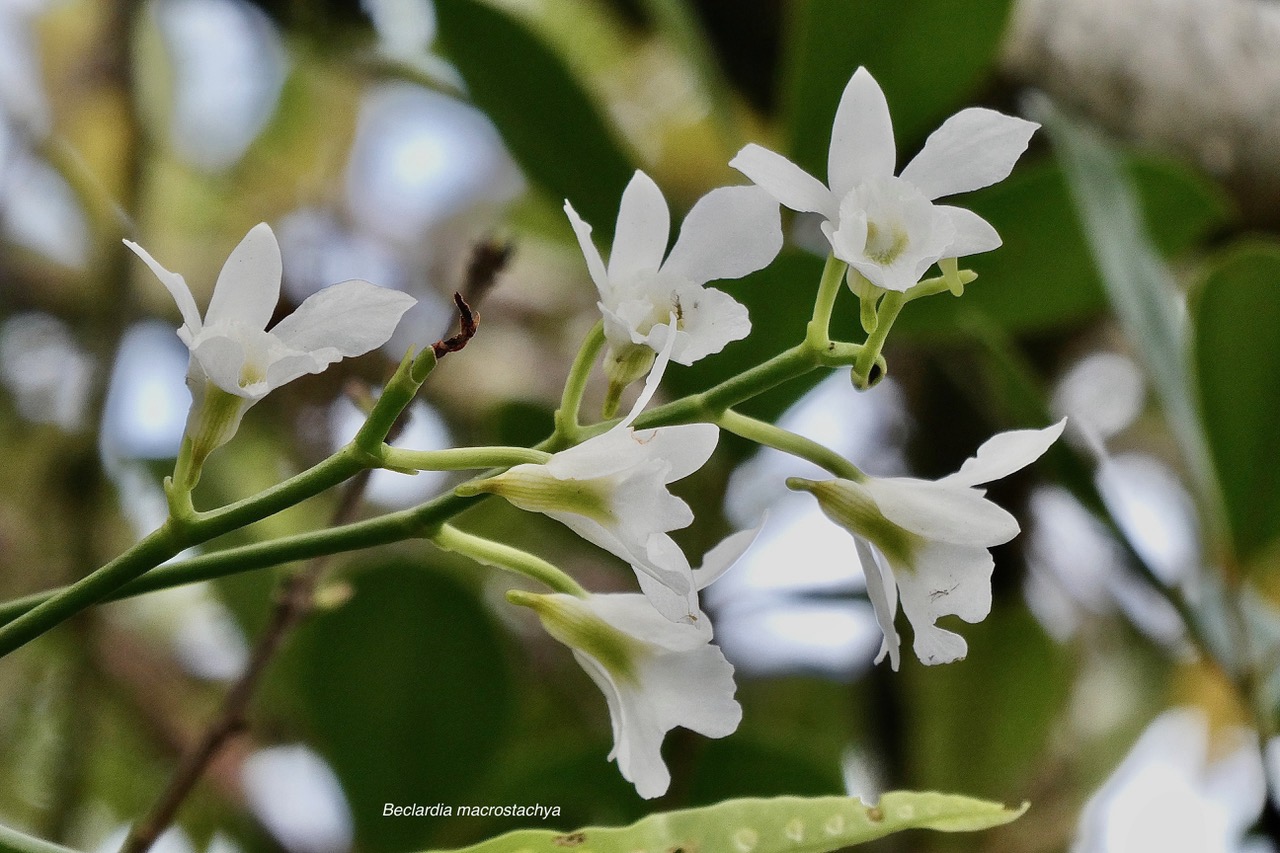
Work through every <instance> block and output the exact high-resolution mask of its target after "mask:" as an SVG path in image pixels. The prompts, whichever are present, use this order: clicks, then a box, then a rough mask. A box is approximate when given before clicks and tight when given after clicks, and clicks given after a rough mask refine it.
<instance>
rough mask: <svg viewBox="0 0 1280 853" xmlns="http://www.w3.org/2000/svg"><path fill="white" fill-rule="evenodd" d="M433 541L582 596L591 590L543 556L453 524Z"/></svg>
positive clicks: (440, 531) (551, 586)
mask: <svg viewBox="0 0 1280 853" xmlns="http://www.w3.org/2000/svg"><path fill="white" fill-rule="evenodd" d="M431 541H432V542H434V543H435V544H436V545H438V546H440V547H441V548H443V549H445V550H446V551H453V552H454V553H455V554H462V555H464V556H467V557H470V558H471V559H473V560H475V561H476V562H477V563H482V564H483V565H486V566H493V567H494V568H498V569H505V570H506V571H509V572H514V573H516V574H518V575H524V576H525V577H527V578H532V579H533V580H535V581H537V582H538V583H541V584H543V585H544V586H547V587H550V588H551V589H553V590H555V591H556V592H563V593H565V594H566V595H572V596H576V597H578V598H584V597H586V594H587V591H586V590H584V589H583V588H582V587H580V586H578V583H577V581H575V580H574V579H573V578H571V577H569V576H568V575H567V574H565V573H564V572H562V571H561V570H560V569H557V568H556V567H555V566H553V565H551V564H550V563H548V562H547V561H546V560H544V559H542V558H541V557H535V556H534V555H533V554H530V553H528V552H527V551H521V550H520V549H519V548H513V547H511V546H510V545H503V544H502V543H500V542H494V541H493V540H491V539H484V538H482V537H480V536H475V535H473V534H471V533H463V532H462V531H461V530H459V529H458V528H456V527H454V526H453V525H450V524H442V525H441V526H440V529H439V530H438V531H437V532H436V534H435V535H434V536H432V537H431Z"/></svg>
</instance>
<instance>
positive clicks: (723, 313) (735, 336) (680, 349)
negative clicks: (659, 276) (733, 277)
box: [645, 284, 751, 365]
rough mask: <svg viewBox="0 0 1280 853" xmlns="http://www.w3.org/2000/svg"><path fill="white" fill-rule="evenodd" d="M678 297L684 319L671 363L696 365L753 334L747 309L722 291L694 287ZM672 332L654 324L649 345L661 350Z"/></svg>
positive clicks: (664, 325)
mask: <svg viewBox="0 0 1280 853" xmlns="http://www.w3.org/2000/svg"><path fill="white" fill-rule="evenodd" d="M676 297H677V298H678V300H679V304H680V313H681V316H682V318H683V319H682V320H681V321H680V323H679V331H678V332H677V334H676V342H675V346H674V348H673V349H672V351H671V360H672V361H674V362H675V363H676V364H685V365H689V364H693V363H694V362H695V361H700V360H701V359H704V358H706V357H707V356H709V355H714V354H716V353H718V352H720V350H722V349H724V348H725V346H726V345H728V344H730V343H732V342H733V341H740V340H742V339H743V338H745V337H746V336H747V335H749V334H751V316H750V314H748V313H747V306H745V305H743V304H742V303H741V302H739V301H738V300H736V299H734V298H733V297H732V296H730V295H729V294H727V293H725V292H724V291H722V290H716V289H715V288H714V287H702V286H700V285H696V284H691V285H686V286H683V287H680V288H679V289H678V290H677V291H676ZM670 329H671V326H670V324H669V323H656V324H654V326H653V328H651V329H650V330H649V334H648V335H646V336H645V343H646V344H648V345H649V346H650V347H652V348H655V349H656V348H658V347H661V346H662V345H664V344H665V343H666V341H667V338H668V334H669V332H670Z"/></svg>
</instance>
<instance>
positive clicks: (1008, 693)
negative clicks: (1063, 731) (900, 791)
mask: <svg viewBox="0 0 1280 853" xmlns="http://www.w3.org/2000/svg"><path fill="white" fill-rule="evenodd" d="M963 630H964V635H965V639H966V640H968V642H969V655H968V657H967V658H965V659H964V660H963V661H957V662H956V663H953V664H949V665H947V666H936V667H922V666H915V665H914V664H912V665H911V666H910V667H909V668H907V667H904V669H905V670H906V672H905V673H904V675H905V676H906V677H907V679H908V690H909V697H910V701H909V702H908V707H909V708H910V709H911V710H910V714H911V718H912V719H911V728H910V730H911V731H912V732H913V733H914V734H913V737H912V738H911V740H910V743H911V746H912V750H913V752H914V756H915V765H916V766H917V767H919V769H920V775H918V776H913V777H912V782H913V784H921V785H927V786H929V787H938V788H949V787H958V788H961V789H963V790H966V791H973V792H975V793H977V794H979V795H981V796H994V797H999V796H1009V794H1010V792H1011V791H1020V790H1023V789H1024V788H1025V784H1026V780H1027V777H1028V776H1030V775H1031V774H1032V773H1033V772H1034V771H1035V769H1036V768H1035V761H1036V759H1037V757H1038V756H1041V755H1043V754H1044V751H1045V743H1046V740H1047V738H1048V736H1049V733H1050V730H1051V729H1052V727H1053V724H1054V722H1055V721H1056V720H1057V719H1058V717H1059V715H1060V714H1061V713H1062V708H1063V706H1064V704H1065V703H1066V701H1067V698H1068V696H1069V695H1070V690H1071V684H1072V678H1071V675H1072V673H1071V656H1070V651H1069V649H1068V648H1066V647H1064V646H1059V645H1057V644H1055V643H1054V642H1053V641H1052V640H1051V639H1050V638H1049V637H1048V636H1047V635H1046V634H1045V632H1044V630H1043V629H1042V628H1041V627H1040V625H1039V623H1037V622H1036V620H1035V619H1034V618H1033V617H1032V616H1031V614H1030V613H1029V612H1027V611H1026V610H1025V609H1023V608H1014V607H997V608H995V609H994V610H993V611H992V613H991V615H990V616H988V617H987V619H986V620H984V621H983V622H981V623H980V624H977V625H972V626H969V625H966V626H965V627H964V629H963Z"/></svg>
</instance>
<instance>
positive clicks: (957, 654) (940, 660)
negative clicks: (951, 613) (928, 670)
mask: <svg viewBox="0 0 1280 853" xmlns="http://www.w3.org/2000/svg"><path fill="white" fill-rule="evenodd" d="M911 649H912V651H914V652H915V653H916V657H918V658H919V659H920V662H921V663H922V664H924V665H925V666H938V665H940V664H944V663H955V662H956V661H958V660H964V659H965V656H967V655H968V654H969V644H968V643H967V642H965V639H964V637H962V636H960V635H959V634H957V633H956V632H955V631H948V630H947V629H946V628H939V627H938V626H937V625H930V624H926V625H923V626H922V627H920V628H918V629H916V631H915V640H914V641H913V642H912V643H911Z"/></svg>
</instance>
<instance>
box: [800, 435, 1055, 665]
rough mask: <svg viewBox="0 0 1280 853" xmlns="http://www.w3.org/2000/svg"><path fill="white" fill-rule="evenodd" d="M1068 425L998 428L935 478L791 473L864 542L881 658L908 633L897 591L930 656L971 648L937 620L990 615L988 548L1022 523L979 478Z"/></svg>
mask: <svg viewBox="0 0 1280 853" xmlns="http://www.w3.org/2000/svg"><path fill="white" fill-rule="evenodd" d="M1065 424H1066V421H1065V420H1062V421H1059V422H1058V423H1056V424H1054V425H1053V426H1050V427H1046V428H1045V429H1041V430H1014V431H1012V432H1004V433H1000V434H999V435H996V436H993V437H992V438H990V439H988V440H987V441H986V442H985V443H984V444H983V445H982V447H980V448H978V452H977V454H976V455H975V456H974V457H973V458H971V459H969V460H967V461H966V462H965V463H964V465H962V466H961V468H960V470H959V471H957V472H956V473H954V474H950V475H948V476H946V477H943V478H942V479H941V480H937V481H933V480H918V479H914V478H910V477H893V478H877V477H867V478H866V479H865V480H863V481H861V482H854V481H852V480H843V479H840V480H826V481H822V482H814V481H811V480H802V479H799V478H792V479H790V480H788V481H787V485H789V486H790V487H791V488H793V489H800V490H803V491H807V492H811V493H813V496H814V497H816V498H817V499H818V505H819V506H821V507H822V510H823V512H825V513H826V514H827V516H828V517H829V518H830V519H831V520H832V521H834V522H835V523H836V524H839V525H840V526H841V527H843V528H845V529H846V530H848V531H849V532H850V533H852V534H853V536H854V538H855V540H856V541H857V544H858V555H859V558H860V560H861V562H862V568H863V571H864V573H865V574H866V578H867V595H868V596H869V597H870V599H871V604H872V606H873V607H874V608H875V614H876V620H877V621H878V622H879V624H880V628H881V630H883V632H884V643H883V645H882V646H881V649H880V655H879V657H877V658H876V662H877V663H879V662H880V661H881V660H883V659H884V656H885V655H886V654H888V656H889V661H890V664H891V665H892V666H893V668H894V669H897V668H898V647H899V642H900V641H899V638H898V633H897V630H896V629H895V628H894V624H893V623H894V617H895V615H896V614H897V608H898V602H899V600H901V602H902V610H903V612H904V613H905V614H906V615H907V620H908V621H909V622H910V623H911V627H912V630H913V631H914V632H915V642H914V643H913V648H914V649H915V653H916V656H917V657H919V658H920V660H921V661H922V662H923V663H925V664H940V663H950V662H952V661H955V660H959V659H961V658H963V657H964V656H965V654H966V653H967V651H968V645H967V644H966V643H965V640H964V638H963V637H961V636H960V635H959V634H956V633H954V632H952V631H948V630H946V629H944V628H939V627H938V626H937V625H936V624H935V623H936V622H937V620H938V619H939V618H941V617H943V616H959V617H960V618H961V619H963V620H965V621H966V622H970V623H973V622H980V621H982V620H983V619H985V618H986V616H987V614H988V613H989V612H990V611H991V571H992V569H993V568H994V566H995V564H994V561H993V560H992V559H991V552H990V551H989V550H988V549H989V548H991V547H993V546H995V545H1001V544H1003V543H1005V542H1008V541H1009V540H1010V539H1012V538H1013V537H1015V536H1017V535H1018V529H1019V528H1018V522H1017V520H1016V519H1015V518H1014V517H1013V516H1012V515H1010V514H1009V513H1008V512H1006V511H1005V510H1003V509H1001V508H1000V507H998V506H996V505H995V504H993V503H992V502H991V501H989V500H987V499H986V497H985V496H984V495H985V493H984V491H983V490H982V489H979V488H977V487H978V486H979V485H981V484H983V483H989V482H991V481H992V480H998V479H1000V478H1002V477H1007V476H1008V475H1009V474H1012V473H1013V472H1014V471H1017V470H1019V469H1021V468H1024V467H1026V466H1027V465H1030V464H1031V463H1032V462H1034V461H1035V460H1036V459H1038V458H1040V456H1041V454H1043V453H1044V452H1045V451H1046V450H1048V449H1049V446H1050V445H1051V444H1053V442H1054V441H1056V440H1057V438H1058V436H1059V435H1061V434H1062V429H1063V427H1064V425H1065Z"/></svg>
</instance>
